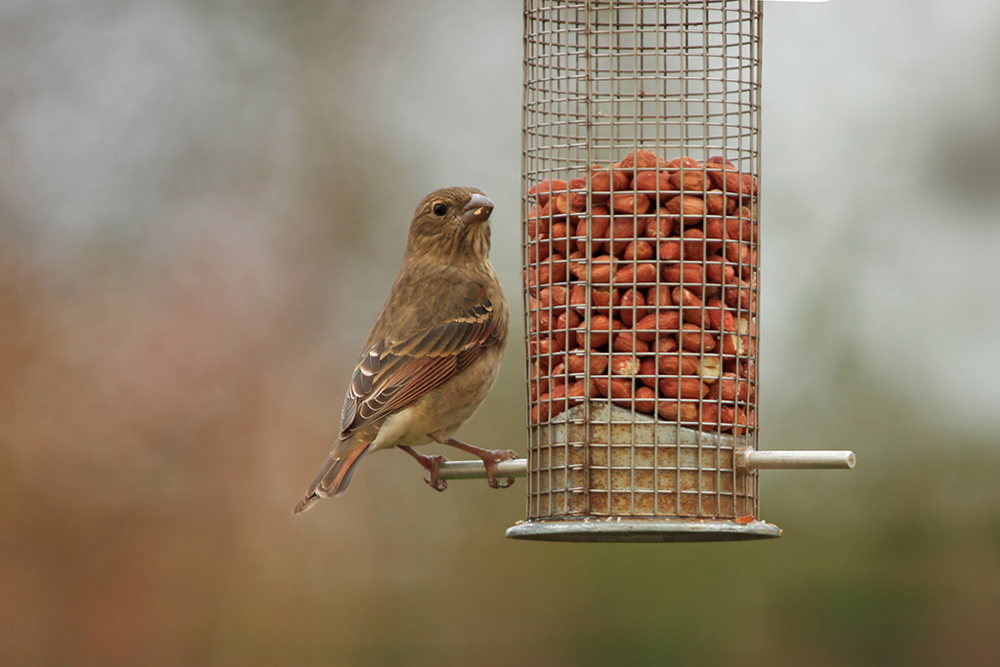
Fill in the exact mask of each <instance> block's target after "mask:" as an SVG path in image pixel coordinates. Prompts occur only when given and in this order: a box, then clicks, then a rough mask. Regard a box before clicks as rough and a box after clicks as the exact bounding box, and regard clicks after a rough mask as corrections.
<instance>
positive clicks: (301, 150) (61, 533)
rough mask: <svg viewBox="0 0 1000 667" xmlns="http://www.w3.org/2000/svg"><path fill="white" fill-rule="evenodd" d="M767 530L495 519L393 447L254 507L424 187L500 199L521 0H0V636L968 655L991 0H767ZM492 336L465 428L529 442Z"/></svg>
mask: <svg viewBox="0 0 1000 667" xmlns="http://www.w3.org/2000/svg"><path fill="white" fill-rule="evenodd" d="M764 25H765V46H764V76H763V85H764V95H763V108H764V112H763V134H762V140H763V168H762V177H761V182H762V188H763V199H762V211H761V217H762V221H763V222H762V237H763V239H764V240H763V246H762V252H763V259H762V266H763V272H762V306H761V335H762V343H761V346H760V349H761V359H760V366H759V369H760V370H759V374H760V378H761V382H762V387H761V392H760V401H761V414H760V417H761V435H760V444H761V446H762V447H763V448H769V449H793V448H800V449H823V448H831V449H853V450H855V452H856V453H857V454H858V466H857V468H856V469H855V470H853V471H851V472H847V471H798V472H795V471H774V472H769V471H765V472H763V473H761V498H762V500H761V513H762V517H763V518H764V519H766V520H768V521H771V522H773V523H776V524H778V525H779V526H781V527H782V528H783V529H784V531H785V532H784V536H783V537H782V538H781V539H779V540H772V541H766V542H759V543H744V544H687V545H684V544H681V545H669V544H666V545H573V544H544V543H539V544H534V543H521V542H513V541H511V540H506V539H505V538H504V536H503V531H504V529H505V528H507V527H508V526H510V525H511V524H513V523H514V522H515V521H517V520H518V519H520V518H523V516H524V495H523V494H524V482H523V480H521V481H518V483H517V484H516V485H515V486H514V487H513V488H511V489H509V490H507V491H493V490H491V489H489V488H487V486H486V484H485V483H484V482H482V481H470V482H452V485H451V488H450V489H449V490H448V491H447V492H446V493H443V494H437V493H434V492H433V491H431V490H430V489H429V488H428V487H427V485H426V484H424V483H423V482H422V481H421V470H420V469H419V467H418V466H416V465H415V464H414V463H413V461H411V460H409V457H406V456H404V455H402V454H400V453H396V452H388V453H382V454H379V455H378V456H373V457H370V458H368V459H366V460H365V462H364V465H363V466H362V467H361V468H360V469H359V472H358V474H357V475H356V476H355V478H354V482H353V484H352V486H351V488H350V492H349V493H347V494H346V495H345V496H343V497H341V498H339V499H337V501H336V502H332V501H331V502H326V503H323V504H321V505H320V506H318V507H317V508H316V509H314V510H313V511H311V512H309V513H307V514H305V515H302V516H300V517H296V518H294V519H293V517H292V515H291V509H292V507H293V505H294V504H295V502H296V501H297V500H298V499H299V497H300V496H301V494H302V493H303V491H304V490H305V487H306V486H307V484H308V483H309V481H310V480H311V479H312V477H313V475H314V474H315V471H316V470H317V468H318V466H319V464H320V463H321V462H322V460H323V458H324V457H325V456H326V453H327V451H328V449H329V447H330V444H331V442H332V440H333V438H334V437H335V435H336V433H337V430H338V422H339V413H340V407H341V402H342V398H343V393H344V391H345V388H346V383H347V381H348V378H349V374H350V371H351V369H352V367H353V364H354V362H355V360H356V357H357V354H358V352H359V350H360V344H361V341H362V340H363V338H364V336H365V334H366V333H367V331H368V328H369V326H370V324H371V322H372V320H373V318H374V316H375V314H376V313H377V311H378V309H379V308H380V307H381V304H382V301H383V299H384V298H385V295H386V293H387V291H388V289H389V287H390V285H391V283H392V281H393V280H394V278H395V275H396V269H397V266H398V264H399V261H400V258H401V257H402V251H403V246H404V241H405V232H406V227H407V225H408V222H409V220H410V217H411V214H412V211H413V209H414V207H415V206H416V203H417V202H418V201H419V199H420V198H421V197H422V196H423V195H424V194H426V193H427V192H429V191H430V190H432V189H434V188H437V187H442V186H446V185H456V184H469V185H475V186H478V187H480V188H482V189H483V190H484V191H485V192H486V193H487V194H488V195H489V196H490V197H491V198H492V199H493V200H494V202H495V203H496V210H495V214H494V217H493V220H494V222H493V238H494V245H493V261H494V265H495V266H496V268H497V270H498V273H499V275H500V277H501V280H502V282H503V284H504V286H505V288H506V290H507V292H508V294H509V295H510V296H511V297H512V299H513V300H514V301H515V304H516V305H515V308H516V310H515V320H516V321H517V322H518V326H520V320H519V317H518V313H519V312H520V303H519V298H518V295H519V289H520V280H519V277H518V271H519V258H520V255H519V247H520V246H519V244H520V229H519V222H518V215H519V195H520V184H519V173H520V104H521V5H520V3H518V2H513V1H503V2H497V1H495V0H494V1H486V0H464V1H462V2H454V1H449V0H428V1H426V2H409V1H407V0H378V1H373V2H335V1H332V0H328V1H323V0H305V1H301V2H294V3H269V2H245V1H237V0H214V1H209V2H194V1H184V0H112V1H107V2H92V3H78V2H70V1H66V0H0V663H2V664H4V665H14V666H18V665H154V666H156V665H242V666H253V665H283V664H297V665H438V666H447V665H487V666H489V665H528V666H532V665H550V666H561V665H613V664H614V665H625V664H629V665H666V664H685V665H719V664H727V663H732V662H735V661H739V662H740V663H741V664H746V665H768V666H773V665H806V664H808V665H819V666H825V665H997V664H1000V635H998V633H997V632H996V630H997V628H998V627H1000V333H998V332H1000V296H998V292H1000V281H998V279H997V272H998V268H1000V266H998V259H997V258H998V251H1000V185H998V184H1000V160H998V155H1000V4H998V3H996V2H993V1H992V0H952V1H951V2H947V3H945V2H908V1H904V0H894V1H890V0H886V1H884V2H879V3H871V2H864V1H862V0H833V1H832V2H829V3H824V4H797V3H767V5H766V9H765V21H764ZM520 335H521V330H520V329H518V330H516V331H515V333H514V338H513V340H514V341H515V342H514V343H513V344H512V345H511V347H510V350H509V352H508V355H507V359H506V361H505V365H504V368H503V371H502V375H501V377H500V380H499V382H498V384H497V386H496V388H495V390H494V392H493V394H492V396H491V398H490V399H489V400H488V401H487V403H486V405H485V406H484V407H483V409H482V410H481V411H480V412H479V413H478V414H477V416H476V417H475V418H474V420H473V421H472V422H470V423H469V424H468V425H467V426H466V427H465V428H464V429H463V431H462V435H464V439H466V440H468V441H469V442H474V443H477V444H479V445H481V446H485V447H513V448H515V449H518V450H520V451H522V452H523V451H524V450H525V442H526V436H525V431H524V426H523V424H524V385H523V372H524V370H523V350H522V348H521V345H519V344H518V343H517V342H516V341H517V340H518V339H519V337H520Z"/></svg>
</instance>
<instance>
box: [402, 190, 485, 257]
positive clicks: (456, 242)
mask: <svg viewBox="0 0 1000 667" xmlns="http://www.w3.org/2000/svg"><path fill="white" fill-rule="evenodd" d="M492 211H493V202H491V201H490V200H489V199H488V198H487V197H486V195H484V194H483V193H482V192H481V191H479V190H477V189H476V188H465V187H463V188H443V189H441V190H435V191H434V192H432V193H430V194H429V195H427V196H426V197H424V198H423V200H422V201H421V202H420V205H419V206H417V210H416V212H415V213H414V214H413V222H412V223H411V224H410V237H409V240H408V241H407V244H406V252H407V254H410V253H419V254H421V255H427V256H434V257H439V258H440V259H442V260H444V261H448V262H450V263H456V262H462V261H481V260H485V259H486V258H487V256H488V255H489V251H490V222H489V220H490V213H491V212H492Z"/></svg>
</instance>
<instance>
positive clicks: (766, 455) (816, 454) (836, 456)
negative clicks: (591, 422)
mask: <svg viewBox="0 0 1000 667" xmlns="http://www.w3.org/2000/svg"><path fill="white" fill-rule="evenodd" d="M855 460H856V459H855V456H854V452H852V451H850V450H786V451H759V450H756V449H754V448H753V447H744V448H741V449H739V450H737V452H736V470H737V471H738V472H740V473H742V474H747V473H748V472H750V471H752V470H810V469H812V470H820V469H831V468H846V469H850V468H853V467H854V463H855ZM527 474H528V459H511V460H509V461H500V462H499V463H497V478H502V477H525V476H526V475H527ZM485 477H486V466H485V464H483V462H482V461H446V462H444V463H442V464H441V466H440V468H438V479H483V478H485Z"/></svg>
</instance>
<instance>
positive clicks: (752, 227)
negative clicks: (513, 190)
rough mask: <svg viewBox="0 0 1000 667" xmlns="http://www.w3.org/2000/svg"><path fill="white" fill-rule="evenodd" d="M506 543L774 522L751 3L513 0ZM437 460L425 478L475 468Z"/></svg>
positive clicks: (824, 456)
mask: <svg viewBox="0 0 1000 667" xmlns="http://www.w3.org/2000/svg"><path fill="white" fill-rule="evenodd" d="M524 26H525V36H524V77H525V79H524V100H523V122H524V126H523V137H522V139H523V169H522V172H523V183H522V195H523V211H522V212H523V220H524V236H523V241H524V243H523V260H524V271H523V276H524V304H525V334H526V344H527V358H526V360H527V385H528V395H527V400H528V425H527V426H528V438H529V442H528V457H527V461H526V462H525V461H524V460H520V461H506V462H503V463H501V464H500V466H499V467H498V470H497V473H498V475H499V476H517V475H520V474H524V473H525V472H526V474H527V478H528V482H527V493H528V498H527V517H526V519H525V521H523V522H519V523H518V524H517V525H515V526H513V527H511V528H509V529H508V530H507V535H508V536H509V537H514V538H522V539H540V540H566V541H708V540H746V539H757V538H771V537H778V536H779V535H780V534H781V530H780V529H779V528H778V527H777V526H775V525H773V524H770V523H767V522H765V521H762V520H761V519H760V512H759V485H758V481H759V480H758V470H760V469H762V468H837V467H840V468H849V467H853V465H854V455H853V453H851V452H827V451H812V452H806V451H786V452H767V451H761V450H759V448H758V446H757V440H758V431H759V421H758V418H757V400H758V396H759V385H758V378H757V350H758V347H759V344H760V342H761V341H760V338H759V337H758V325H759V317H758V304H759V295H760V286H761V284H762V279H761V270H760V264H759V257H760V253H759V250H760V243H761V236H762V234H761V229H762V227H763V226H764V225H762V221H761V220H760V216H759V210H760V207H759V204H760V196H761V188H760V71H761V32H762V30H761V28H762V3H761V2H760V1H759V0H723V1H716V2H695V1H690V0H674V1H666V0H632V1H630V2H619V1H616V0H579V1H576V2H551V1H546V0H525V11H524ZM477 464H478V462H476V463H472V462H469V463H466V462H454V463H453V464H446V466H445V467H444V468H443V469H442V476H443V477H463V476H479V475H480V474H481V473H482V471H481V466H482V464H478V465H477Z"/></svg>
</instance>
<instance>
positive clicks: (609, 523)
mask: <svg viewBox="0 0 1000 667" xmlns="http://www.w3.org/2000/svg"><path fill="white" fill-rule="evenodd" d="M507 537H511V538H514V539H519V540H546V541H552V542H725V541H736V540H761V539H769V538H774V537H781V529H780V528H778V527H777V526H775V525H774V524H771V523H767V522H766V521H751V522H750V523H736V522H735V521H731V520H728V519H664V518H660V517H657V518H650V519H621V518H616V517H611V518H596V517H585V518H579V519H575V518H574V519H539V520H536V521H522V522H520V523H518V524H516V525H514V526H511V527H510V528H508V529H507Z"/></svg>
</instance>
